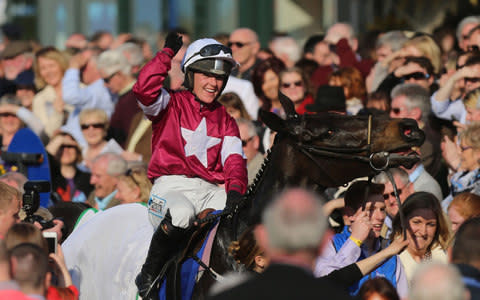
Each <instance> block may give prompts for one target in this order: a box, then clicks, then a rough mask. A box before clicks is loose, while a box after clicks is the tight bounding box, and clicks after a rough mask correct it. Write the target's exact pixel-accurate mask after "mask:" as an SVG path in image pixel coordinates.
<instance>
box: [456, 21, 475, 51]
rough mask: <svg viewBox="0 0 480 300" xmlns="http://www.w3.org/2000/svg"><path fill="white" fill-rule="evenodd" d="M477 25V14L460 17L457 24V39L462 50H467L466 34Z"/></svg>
mask: <svg viewBox="0 0 480 300" xmlns="http://www.w3.org/2000/svg"><path fill="white" fill-rule="evenodd" d="M477 25H480V17H479V16H468V17H465V18H463V19H462V21H460V23H458V25H457V41H458V46H459V47H460V49H462V51H467V50H468V45H469V41H468V34H469V33H470V31H471V30H472V29H473V28H474V27H475V26H477Z"/></svg>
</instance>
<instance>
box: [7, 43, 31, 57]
mask: <svg viewBox="0 0 480 300" xmlns="http://www.w3.org/2000/svg"><path fill="white" fill-rule="evenodd" d="M31 51H32V46H31V45H30V43H29V42H28V41H11V42H9V43H8V44H7V46H5V49H4V50H3V51H2V53H1V58H2V59H9V58H14V57H15V56H17V55H20V54H23V53H26V52H31Z"/></svg>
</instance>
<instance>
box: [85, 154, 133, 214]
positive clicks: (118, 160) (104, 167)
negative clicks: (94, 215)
mask: <svg viewBox="0 0 480 300" xmlns="http://www.w3.org/2000/svg"><path fill="white" fill-rule="evenodd" d="M91 170H92V177H91V178H90V184H92V185H93V186H94V187H95V189H94V190H93V192H92V193H91V194H90V196H89V197H88V199H87V203H88V204H90V206H92V207H94V208H96V209H98V210H105V209H108V208H110V207H113V206H115V205H118V204H120V200H119V199H117V198H116V197H115V196H116V194H117V183H118V176H120V175H122V174H125V172H126V171H127V162H126V161H125V160H124V159H123V158H122V157H121V156H120V155H118V154H114V153H108V152H107V153H103V154H100V155H98V156H97V157H95V158H94V159H93V161H92V169H91Z"/></svg>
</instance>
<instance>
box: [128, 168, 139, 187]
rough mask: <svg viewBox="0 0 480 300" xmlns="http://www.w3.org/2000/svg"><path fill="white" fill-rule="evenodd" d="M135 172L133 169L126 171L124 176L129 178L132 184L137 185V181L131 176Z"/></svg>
mask: <svg viewBox="0 0 480 300" xmlns="http://www.w3.org/2000/svg"><path fill="white" fill-rule="evenodd" d="M135 172H136V171H135V170H133V169H128V170H127V172H125V176H127V177H130V178H131V179H132V180H133V183H135V184H136V185H139V184H138V181H137V180H136V179H135V176H133V174H134V173H135Z"/></svg>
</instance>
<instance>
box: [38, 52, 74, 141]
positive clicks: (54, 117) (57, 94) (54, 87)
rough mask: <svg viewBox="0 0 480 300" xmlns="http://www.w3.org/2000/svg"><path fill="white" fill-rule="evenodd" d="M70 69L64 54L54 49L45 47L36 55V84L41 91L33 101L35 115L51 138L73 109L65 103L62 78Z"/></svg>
mask: <svg viewBox="0 0 480 300" xmlns="http://www.w3.org/2000/svg"><path fill="white" fill-rule="evenodd" d="M67 68H68V61H67V59H66V57H65V56H64V54H62V53H61V52H60V51H59V50H57V49H56V48H54V47H45V48H42V49H40V50H38V51H37V53H36V54H35V62H34V71H35V84H36V86H37V88H38V89H39V90H40V91H39V92H38V93H37V94H36V95H35V97H34V99H33V106H32V110H33V113H34V114H35V115H36V116H37V117H38V118H39V119H40V120H41V121H42V123H43V125H44V126H45V133H46V134H47V135H48V136H49V137H51V136H53V134H54V132H55V131H56V130H57V129H58V128H60V126H62V125H63V123H64V121H65V120H66V118H67V114H68V112H69V111H71V107H70V106H68V105H66V104H65V103H64V102H63V98H62V78H63V75H64V73H65V71H66V70H67Z"/></svg>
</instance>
